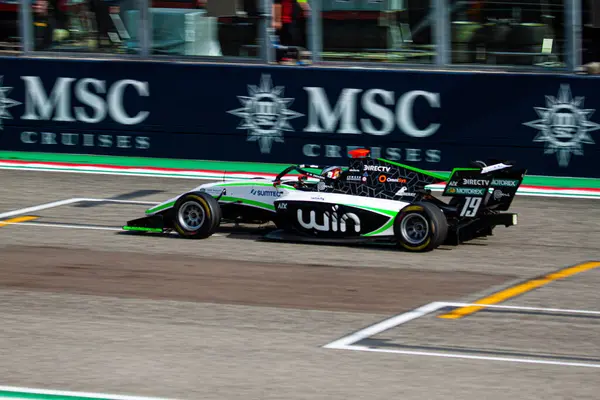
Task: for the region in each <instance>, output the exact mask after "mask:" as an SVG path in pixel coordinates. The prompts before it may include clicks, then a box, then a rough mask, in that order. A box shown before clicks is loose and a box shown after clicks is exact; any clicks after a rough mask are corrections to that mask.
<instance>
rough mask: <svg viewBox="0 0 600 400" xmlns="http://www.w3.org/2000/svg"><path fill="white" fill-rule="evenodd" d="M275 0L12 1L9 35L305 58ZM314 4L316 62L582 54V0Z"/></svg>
mask: <svg viewBox="0 0 600 400" xmlns="http://www.w3.org/2000/svg"><path fill="white" fill-rule="evenodd" d="M273 1H274V0H257V2H258V3H259V4H258V5H257V6H256V7H255V8H254V9H252V7H251V6H250V9H249V8H248V7H244V6H242V5H240V4H237V3H236V2H235V1H233V0H231V1H228V0H161V1H158V0H118V1H117V0H111V1H107V0H50V1H48V0H20V1H18V2H17V1H13V2H10V1H4V2H0V14H2V15H4V17H3V18H2V20H1V21H0V23H2V24H3V25H2V26H3V29H2V31H1V32H2V33H1V36H2V38H1V39H0V42H2V43H4V45H5V46H4V47H5V50H8V49H9V48H10V47H11V45H12V47H13V48H16V49H17V50H12V51H13V54H14V51H16V52H17V53H18V54H22V55H26V56H36V55H40V56H51V57H73V56H79V57H81V56H84V57H95V58H98V57H112V58H122V59H132V58H133V59H143V60H184V61H193V62H233V63H239V62H244V63H256V64H265V63H276V62H279V63H286V62H287V63H296V61H297V60H296V59H292V60H291V61H290V60H287V61H286V60H283V61H282V59H281V57H280V56H279V54H278V53H277V49H278V47H276V46H275V45H274V42H275V41H276V38H277V34H276V33H277V31H276V30H275V29H274V27H273V22H274V17H273V15H272V10H273ZM244 3H245V4H246V5H247V4H249V3H252V2H251V1H246V2H244ZM307 4H308V6H309V7H308V8H309V9H310V10H309V11H308V12H307V13H306V15H304V18H302V17H303V13H302V12H301V11H302V10H300V9H299V10H300V12H299V13H297V14H296V21H295V24H294V25H293V29H294V32H295V33H296V34H295V35H294V37H295V38H296V39H297V41H298V43H297V45H298V46H299V48H300V50H301V51H300V53H298V54H299V55H300V58H302V59H304V61H305V62H306V64H310V65H330V64H335V65H340V66H346V67H353V66H362V67H380V68H419V69H455V68H460V69H462V70H470V69H473V70H475V69H478V70H480V69H492V70H496V69H498V70H522V71H536V72H542V71H545V72H550V73H557V72H560V73H565V72H576V71H578V70H579V69H580V67H581V65H582V62H583V61H584V60H583V56H582V55H583V54H584V47H585V46H584V39H585V37H584V36H585V35H584V34H583V32H584V30H583V28H584V24H583V23H582V19H583V18H584V17H586V15H587V14H586V13H587V10H586V9H585V7H583V8H582V0H554V1H551V0H546V1H536V0H522V1H507V0H503V1H484V2H479V1H458V0H308V2H307ZM11 6H12V7H13V8H12V9H11V8H10V7H11ZM11 10H12V12H13V14H10V13H11ZM11 15H12V17H11ZM11 18H12V19H14V20H15V21H14V22H15V29H13V30H11V28H10V22H11ZM586 18H587V17H586ZM590 42H593V40H591V41H590ZM294 45H296V43H294ZM292 58H293V57H292Z"/></svg>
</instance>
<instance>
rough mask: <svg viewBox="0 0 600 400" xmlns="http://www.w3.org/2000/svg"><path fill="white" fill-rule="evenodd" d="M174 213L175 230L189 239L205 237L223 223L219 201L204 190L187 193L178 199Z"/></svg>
mask: <svg viewBox="0 0 600 400" xmlns="http://www.w3.org/2000/svg"><path fill="white" fill-rule="evenodd" d="M172 215H173V226H174V227H175V230H176V231H177V233H179V235H180V236H181V237H184V238H187V239H205V238H207V237H209V236H211V235H212V234H213V233H215V231H216V230H217V229H218V227H219V225H220V223H221V208H220V206H219V202H218V201H217V200H216V199H215V198H214V197H212V196H211V195H209V194H207V193H202V192H192V193H187V194H184V195H183V196H181V197H180V198H179V199H177V202H175V206H174V207H173V214H172Z"/></svg>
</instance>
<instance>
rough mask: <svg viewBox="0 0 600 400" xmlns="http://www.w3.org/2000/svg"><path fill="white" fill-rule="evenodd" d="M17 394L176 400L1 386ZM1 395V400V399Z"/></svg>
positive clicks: (1, 388) (6, 390)
mask: <svg viewBox="0 0 600 400" xmlns="http://www.w3.org/2000/svg"><path fill="white" fill-rule="evenodd" d="M1 391H3V392H17V393H23V394H37V395H47V396H48V395H49V396H67V397H83V398H89V399H98V400H100V399H103V400H174V399H167V398H158V397H140V396H124V395H118V394H106V393H89V392H69V391H65V390H47V389H32V388H23V387H13V386H0V392H1ZM1 397H2V396H1V393H0V398H1Z"/></svg>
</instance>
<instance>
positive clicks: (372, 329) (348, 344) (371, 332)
mask: <svg viewBox="0 0 600 400" xmlns="http://www.w3.org/2000/svg"><path fill="white" fill-rule="evenodd" d="M469 306H478V307H486V308H496V309H510V310H523V311H539V312H557V313H566V314H589V315H600V311H592V310H573V309H561V308H541V307H521V306H504V305H486V304H473V303H455V302H440V301H436V302H433V303H429V304H426V305H424V306H421V307H419V308H417V309H415V310H413V311H409V312H407V313H404V314H399V315H396V316H394V317H392V318H389V319H387V320H385V321H382V322H379V323H377V324H375V325H372V326H369V327H367V328H364V329H362V330H360V331H358V332H355V333H353V334H350V335H348V336H345V337H343V338H341V339H338V340H335V341H333V342H331V343H329V344H326V345H325V346H323V348H327V349H337V350H354V351H368V352H375V353H393V354H404V355H416V356H429V357H444V358H461V359H470V360H484V361H504V362H516V363H528V364H544V365H560V366H567V367H586V368H600V364H593V363H577V362H568V361H558V359H560V357H558V356H557V357H556V358H557V360H541V359H536V358H516V357H515V358H511V357H493V356H483V355H482V356H475V355H468V354H460V353H439V352H429V351H412V350H400V349H385V348H372V347H366V346H361V345H355V344H354V343H356V342H359V341H361V340H364V339H367V338H369V337H371V336H375V335H377V334H379V333H382V332H384V331H386V330H389V329H392V328H395V327H397V326H399V325H402V324H406V323H407V322H409V321H412V320H415V319H417V318H421V317H424V316H425V315H428V314H431V313H434V312H436V311H438V310H440V309H442V308H446V307H457V308H458V307H469ZM481 352H482V353H485V350H482V351H481Z"/></svg>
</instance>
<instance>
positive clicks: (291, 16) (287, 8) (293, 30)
mask: <svg viewBox="0 0 600 400" xmlns="http://www.w3.org/2000/svg"><path fill="white" fill-rule="evenodd" d="M309 15H310V6H309V4H308V1H307V0H273V10H272V21H273V24H272V27H273V29H274V30H275V34H276V35H277V36H278V37H279V42H280V43H281V44H282V45H283V46H298V47H304V48H306V47H307V46H306V20H307V18H308V16H309Z"/></svg>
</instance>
